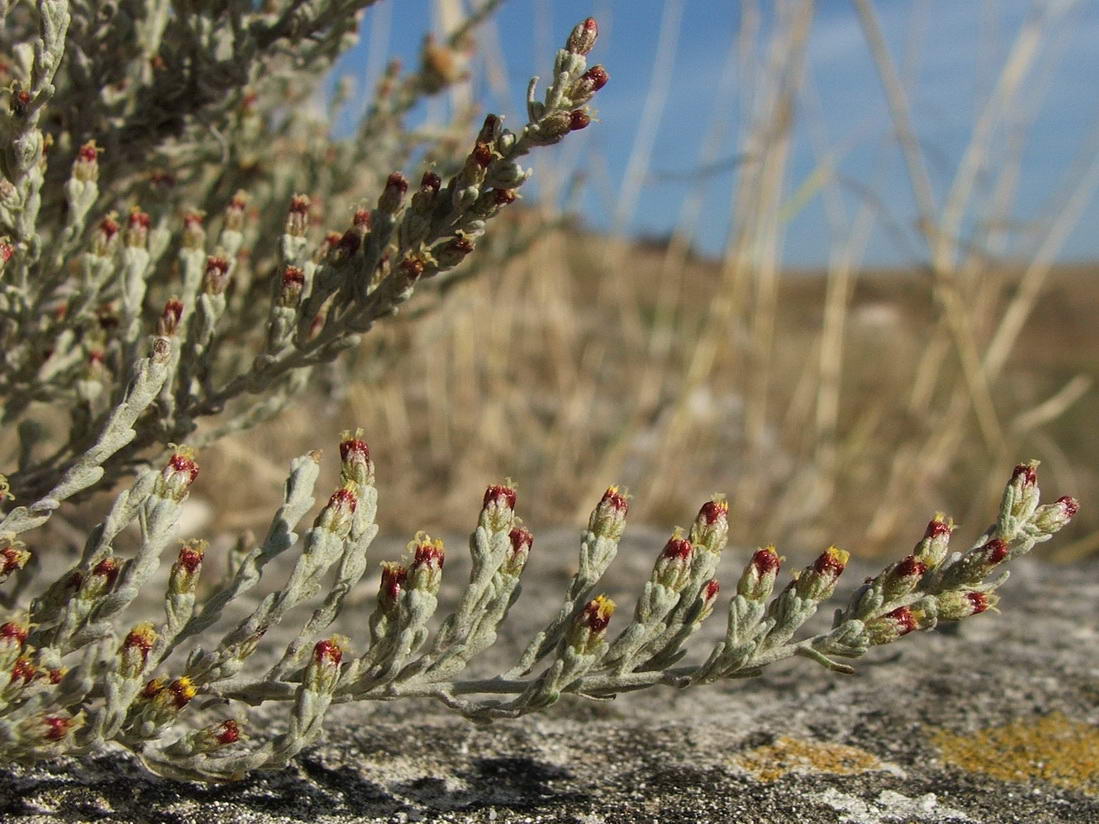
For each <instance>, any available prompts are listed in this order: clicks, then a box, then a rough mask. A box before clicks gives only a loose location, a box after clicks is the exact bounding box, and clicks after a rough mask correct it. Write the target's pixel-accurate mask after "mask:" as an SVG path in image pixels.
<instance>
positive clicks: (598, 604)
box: [567, 595, 615, 655]
mask: <svg viewBox="0 0 1099 824" xmlns="http://www.w3.org/2000/svg"><path fill="white" fill-rule="evenodd" d="M614 610H615V603H614V601H612V600H611V599H610V598H608V597H607V596H605V595H597V596H596V597H595V598H593V599H592V600H591V601H589V602H588V603H587V605H586V606H585V607H584V609H583V611H582V612H581V613H580V615H579V616H577V618H576V620H575V621H574V622H573V625H572V627H571V628H570V630H569V634H568V638H567V643H568V645H569V646H570V647H571V648H572V649H573V651H575V652H576V653H577V654H579V655H591V654H592V653H594V652H595V651H596V650H597V649H598V648H599V647H600V646H602V644H603V643H604V638H605V637H606V635H607V626H608V625H609V624H610V622H611V616H612V615H614Z"/></svg>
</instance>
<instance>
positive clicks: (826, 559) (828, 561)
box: [796, 546, 851, 601]
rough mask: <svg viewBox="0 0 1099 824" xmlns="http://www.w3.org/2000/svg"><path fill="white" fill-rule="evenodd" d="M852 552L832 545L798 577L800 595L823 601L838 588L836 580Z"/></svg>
mask: <svg viewBox="0 0 1099 824" xmlns="http://www.w3.org/2000/svg"><path fill="white" fill-rule="evenodd" d="M850 557H851V556H850V553H848V552H846V551H844V550H842V549H840V548H839V547H834V546H830V547H828V549H826V550H825V551H824V552H822V553H821V554H820V555H819V556H818V557H817V559H816V560H815V561H814V562H813V563H812V564H811V565H810V566H809V567H808V568H807V569H806V570H805V571H804V572H803V573H802V574H801V576H800V577H799V578H798V579H797V582H796V586H797V591H798V595H800V596H801V597H802V598H805V599H807V600H810V601H823V600H824V599H825V598H828V597H829V596H830V595H831V594H832V592H833V591H835V589H836V582H837V581H838V580H839V577H840V575H842V574H843V571H844V569H846V568H847V561H848V559H849V558H850Z"/></svg>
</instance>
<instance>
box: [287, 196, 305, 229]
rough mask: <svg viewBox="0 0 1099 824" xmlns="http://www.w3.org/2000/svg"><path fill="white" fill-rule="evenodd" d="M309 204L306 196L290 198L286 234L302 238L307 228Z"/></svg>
mask: <svg viewBox="0 0 1099 824" xmlns="http://www.w3.org/2000/svg"><path fill="white" fill-rule="evenodd" d="M310 205H311V202H310V200H309V196H308V195H294V196H293V197H292V198H290V209H289V210H288V212H287V215H286V234H288V235H293V236H295V237H303V236H304V235H305V232H306V229H308V228H309V207H310Z"/></svg>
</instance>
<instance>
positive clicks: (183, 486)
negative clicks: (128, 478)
mask: <svg viewBox="0 0 1099 824" xmlns="http://www.w3.org/2000/svg"><path fill="white" fill-rule="evenodd" d="M197 477H198V464H197V463H196V462H195V451H194V450H193V449H191V448H190V447H187V446H177V447H176V449H175V452H173V453H172V457H171V458H169V459H168V464H167V465H166V466H165V467H164V469H162V470H161V472H160V477H159V478H157V479H156V486H155V487H153V490H154V492H155V494H156V495H158V496H159V497H161V498H167V499H169V500H172V501H175V502H176V503H180V502H182V501H183V499H184V498H186V497H187V492H188V490H189V489H190V488H191V484H193V483H194V482H195V478H197Z"/></svg>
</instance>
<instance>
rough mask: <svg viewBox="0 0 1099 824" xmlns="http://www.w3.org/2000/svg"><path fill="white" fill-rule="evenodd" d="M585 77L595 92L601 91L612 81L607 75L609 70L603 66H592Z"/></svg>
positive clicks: (585, 73)
mask: <svg viewBox="0 0 1099 824" xmlns="http://www.w3.org/2000/svg"><path fill="white" fill-rule="evenodd" d="M583 77H584V79H586V80H588V81H589V82H590V83H591V85H592V90H593V91H599V90H600V89H601V88H603V87H604V86H606V85H607V81H608V80H610V79H611V76H610V75H609V74H607V70H606V69H604V68H603V67H602V66H592V67H591V68H590V69H588V70H587V71H586V72H584V74H583Z"/></svg>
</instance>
